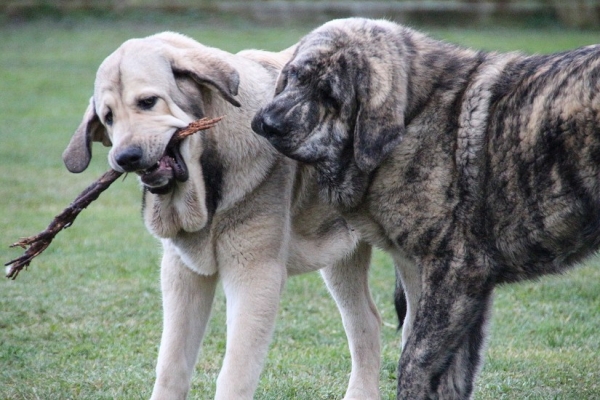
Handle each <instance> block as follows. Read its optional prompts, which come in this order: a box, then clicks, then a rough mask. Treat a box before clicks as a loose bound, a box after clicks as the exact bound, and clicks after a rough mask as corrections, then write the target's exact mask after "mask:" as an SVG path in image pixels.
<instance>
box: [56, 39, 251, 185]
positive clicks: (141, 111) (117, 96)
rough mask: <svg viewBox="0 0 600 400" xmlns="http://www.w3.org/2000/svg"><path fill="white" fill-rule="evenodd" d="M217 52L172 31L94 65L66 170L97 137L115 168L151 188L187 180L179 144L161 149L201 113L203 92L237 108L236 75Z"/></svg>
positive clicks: (135, 42)
mask: <svg viewBox="0 0 600 400" xmlns="http://www.w3.org/2000/svg"><path fill="white" fill-rule="evenodd" d="M220 53H221V51H220V50H218V49H215V48H210V47H206V46H203V45H201V44H199V43H197V42H196V41H194V40H192V39H190V38H188V37H186V36H183V35H180V34H176V33H172V32H164V33H160V34H157V35H154V36H150V37H147V38H143V39H132V40H129V41H127V42H125V43H123V45H121V46H120V47H119V48H118V49H117V50H116V51H115V52H114V53H112V54H111V55H109V56H108V57H107V58H106V59H105V60H104V62H103V63H102V64H101V65H100V67H99V69H98V72H97V74H96V81H95V85H94V95H93V96H92V98H91V99H90V104H89V106H88V108H87V110H86V112H85V114H84V117H83V121H82V122H81V124H80V126H79V127H78V128H77V130H76V132H75V134H74V135H73V137H72V138H71V141H70V143H69V145H68V147H67V149H66V150H65V151H64V153H63V161H64V163H65V165H66V167H67V169H68V170H69V171H71V172H81V171H83V170H85V169H86V168H87V166H88V164H89V162H90V159H91V156H92V151H91V144H92V142H93V141H99V142H102V143H104V145H106V146H111V145H112V148H111V150H110V152H109V155H108V159H109V164H110V166H111V167H112V168H113V169H115V170H117V171H120V172H136V173H138V174H139V175H140V177H141V180H142V183H143V184H144V185H146V186H147V187H148V188H149V189H150V190H152V189H155V190H156V192H157V193H160V192H161V191H164V190H168V188H169V187H170V186H171V184H172V182H173V181H174V180H177V181H185V180H186V179H187V175H188V171H187V166H186V165H185V162H184V161H183V157H182V156H181V153H180V151H179V149H178V148H169V149H167V144H168V143H169V140H170V138H171V136H172V135H173V133H174V132H175V130H176V129H178V128H182V127H185V126H186V125H188V123H190V122H191V121H193V120H195V119H198V118H201V117H203V116H204V115H203V114H204V112H203V110H204V104H203V98H205V97H206V96H203V93H206V91H207V90H217V91H218V92H219V93H220V95H221V96H222V97H223V98H224V99H225V100H227V101H228V102H229V103H231V104H232V105H234V106H236V107H239V106H240V104H239V102H238V101H237V100H236V99H235V98H234V97H235V96H236V95H237V92H238V85H239V76H238V73H237V71H236V70H235V69H234V68H233V67H232V66H231V65H229V64H228V63H227V62H224V61H223V60H222V58H221V57H220Z"/></svg>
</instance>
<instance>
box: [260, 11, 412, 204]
mask: <svg viewBox="0 0 600 400" xmlns="http://www.w3.org/2000/svg"><path fill="white" fill-rule="evenodd" d="M397 29H398V27H397V26H396V25H393V24H391V23H389V22H386V21H369V20H364V19H358V18H351V19H344V20H335V21H331V22H329V23H327V24H325V25H323V26H321V27H320V28H318V29H316V30H315V31H313V32H312V33H310V34H308V35H307V36H306V37H304V38H303V39H302V40H301V42H300V43H299V45H298V48H297V50H296V52H295V54H294V57H293V58H292V60H290V62H288V64H287V65H286V66H285V67H284V69H283V70H282V72H281V74H280V76H279V80H278V83H277V87H276V91H275V98H274V99H273V101H272V102H271V103H270V104H268V105H266V106H265V107H263V108H262V109H261V110H260V111H259V112H258V113H257V115H256V116H255V118H254V120H253V122H252V128H253V129H254V131H255V132H257V133H258V134H260V135H262V136H264V137H266V138H267V139H268V140H269V141H270V142H271V144H273V146H274V147H275V148H277V149H278V150H279V151H280V152H282V153H284V154H285V155H287V156H289V157H291V158H293V159H296V160H298V161H302V162H305V163H310V164H314V165H315V166H316V168H317V170H318V171H319V178H320V183H321V185H322V187H323V189H324V190H325V192H326V195H327V196H328V197H329V199H330V200H331V201H333V202H335V203H340V204H342V205H345V206H352V205H353V204H355V203H356V202H357V201H358V200H359V199H360V197H361V195H362V194H363V193H364V191H365V188H366V185H367V182H368V176H369V174H370V173H371V172H372V171H373V170H374V169H375V168H376V167H377V166H378V165H379V164H380V163H381V162H382V160H383V159H384V158H385V157H386V155H387V154H389V152H390V151H391V150H392V149H393V148H394V147H395V146H396V145H397V144H398V143H399V142H400V140H401V138H402V133H403V130H404V110H405V105H406V96H407V92H406V85H407V76H406V75H407V69H408V67H407V65H406V64H407V62H406V58H405V57H404V53H405V49H404V46H403V43H402V41H401V40H399V36H400V35H398V33H397Z"/></svg>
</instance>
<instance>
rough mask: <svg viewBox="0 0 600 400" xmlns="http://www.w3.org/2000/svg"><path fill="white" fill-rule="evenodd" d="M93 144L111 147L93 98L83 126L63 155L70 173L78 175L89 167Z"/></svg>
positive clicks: (82, 122) (84, 117) (81, 125)
mask: <svg viewBox="0 0 600 400" xmlns="http://www.w3.org/2000/svg"><path fill="white" fill-rule="evenodd" d="M92 142H102V144H104V145H105V146H110V145H111V142H110V139H109V138H108V134H107V132H106V128H104V125H102V123H101V122H100V119H99V118H98V115H97V114H96V110H95V108H94V98H93V97H92V98H91V99H90V104H89V105H88V107H87V109H86V110H85V113H84V114H83V120H82V121H81V124H79V127H78V128H77V130H76V131H75V133H74V134H73V137H71V141H70V142H69V145H68V146H67V148H66V149H65V151H64V152H63V154H62V159H63V162H64V163H65V166H66V167H67V169H68V170H69V171H71V172H75V173H78V172H82V171H84V170H85V169H86V168H87V167H88V165H89V164H90V160H91V159H92Z"/></svg>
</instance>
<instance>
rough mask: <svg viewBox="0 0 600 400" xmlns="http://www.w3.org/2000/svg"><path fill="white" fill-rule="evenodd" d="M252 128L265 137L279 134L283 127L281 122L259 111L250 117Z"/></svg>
mask: <svg viewBox="0 0 600 400" xmlns="http://www.w3.org/2000/svg"><path fill="white" fill-rule="evenodd" d="M252 130H253V131H254V132H256V133H258V134H259V135H261V136H264V137H266V138H269V137H273V136H281V135H282V134H283V131H284V129H283V128H282V126H281V124H279V123H277V122H276V121H275V120H273V119H272V118H270V117H269V115H268V114H264V113H259V114H257V115H255V116H254V118H253V119H252Z"/></svg>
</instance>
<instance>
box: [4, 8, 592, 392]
mask: <svg viewBox="0 0 600 400" xmlns="http://www.w3.org/2000/svg"><path fill="white" fill-rule="evenodd" d="M346 16H364V17H382V18H388V19H390V20H393V21H396V22H400V23H405V24H408V25H411V26H415V27H418V28H419V29H421V30H422V31H423V32H426V33H427V34H429V35H431V36H433V37H436V38H438V39H443V40H447V41H451V42H454V43H458V44H461V45H464V46H469V47H472V48H476V49H484V50H497V51H512V50H519V51H523V52H528V53H549V52H555V51H563V50H567V49H573V48H575V47H579V46H584V45H589V44H594V43H600V0H524V1H509V0H497V1H493V0H487V1H476V0H464V1H443V0H442V1H333V2H329V1H318V0H313V1H310V0H307V1H217V0H170V1H159V0H0V261H2V262H3V263H5V262H7V261H9V260H11V259H13V258H16V257H18V256H19V255H20V254H21V249H14V248H9V247H8V245H9V244H10V243H14V242H15V241H16V240H17V239H18V238H20V237H23V236H29V235H34V234H36V233H38V232H40V231H41V230H43V229H44V228H45V227H46V226H47V224H48V223H49V222H50V221H51V219H52V218H53V217H54V216H55V215H57V214H58V213H60V212H61V211H62V210H63V209H64V208H65V207H66V206H67V205H68V204H69V203H70V202H71V201H73V199H74V198H75V197H76V196H77V195H78V194H79V193H80V192H81V191H82V190H83V189H84V188H85V187H87V186H88V185H89V184H90V183H91V182H93V181H94V180H95V179H96V178H97V177H99V176H100V175H101V174H102V173H103V172H104V171H106V170H107V168H108V163H107V157H106V155H107V149H106V148H104V147H102V146H101V145H99V144H96V145H94V148H93V154H94V157H93V159H92V162H91V164H90V166H89V168H88V169H87V170H86V171H85V172H83V173H81V174H70V173H68V172H67V171H66V169H65V168H64V165H63V163H62V160H61V153H62V151H63V150H64V148H65V146H66V145H67V143H68V141H69V139H70V137H71V135H72V133H73V132H74V131H75V129H76V128H77V126H78V124H79V122H80V121H81V118H82V115H83V112H84V110H85V109H86V107H87V104H88V101H89V98H90V96H91V95H92V91H93V83H94V78H95V74H96V70H97V68H98V66H99V65H100V63H101V62H102V60H103V59H104V58H105V57H106V56H108V55H109V54H110V53H112V52H113V51H114V50H115V49H116V48H117V47H119V46H120V45H121V44H122V43H123V42H124V41H125V40H128V39H130V38H133V37H143V36H147V35H151V34H154V33H157V32H160V31H164V30H171V31H178V32H181V33H184V34H186V35H189V36H190V37H192V38H194V39H195V40H197V41H199V42H201V43H203V44H205V45H209V46H214V47H218V48H220V49H223V50H226V51H230V52H237V51H239V50H242V49H245V48H262V49H265V50H281V49H284V48H286V47H287V46H290V45H291V44H293V43H296V42H297V41H298V40H299V39H300V38H301V37H302V36H303V35H304V34H306V33H307V32H309V31H310V30H311V29H313V28H315V27H317V26H318V25H320V24H321V23H323V22H325V21H327V20H329V19H333V18H338V17H346ZM140 192H141V190H140V187H139V184H138V182H137V178H136V177H134V176H129V177H127V178H126V179H124V180H120V181H118V182H115V183H114V184H113V185H112V186H111V187H110V189H109V190H107V191H106V192H104V193H103V194H102V196H101V197H100V198H99V199H98V200H97V201H95V202H94V203H93V204H92V205H90V207H88V209H86V210H85V211H84V212H82V213H81V215H80V216H79V217H78V219H77V221H76V222H75V224H74V225H73V226H72V227H71V228H69V229H67V230H65V231H64V232H62V233H61V234H59V235H58V236H57V238H56V239H55V240H54V241H53V243H52V245H51V246H50V247H49V248H48V250H46V252H44V253H43V254H42V255H41V256H40V257H38V258H36V259H35V260H34V261H33V263H32V264H31V266H30V267H29V268H28V270H27V271H23V272H21V274H20V275H19V277H18V279H16V280H15V281H11V280H8V279H4V278H2V277H0V399H2V400H13V399H14V400H22V399H27V400H29V399H50V400H53V399H78V400H79V399H93V400H96V399H145V398H148V397H149V396H150V393H151V390H152V385H153V382H154V367H155V362H156V356H157V350H158V344H159V340H160V334H161V327H162V323H161V320H162V310H161V294H160V288H159V264H160V257H161V247H160V243H159V242H158V241H157V240H156V239H155V238H153V237H152V236H151V235H150V234H149V233H148V232H147V231H146V229H145V227H144V225H143V223H142V219H141V216H140V198H141V193H140ZM370 287H371V291H372V294H373V298H374V301H375V303H376V304H377V307H378V308H379V311H380V313H381V316H382V319H383V322H384V324H383V326H382V364H381V374H380V388H381V398H382V399H395V398H396V397H395V392H396V369H397V363H398V357H399V354H400V341H401V339H400V335H399V333H398V332H397V329H396V327H397V323H398V321H397V319H396V316H395V312H394V310H393V306H392V298H393V290H394V267H393V265H392V263H391V262H390V259H389V257H388V256H387V255H386V254H384V253H382V252H380V251H376V252H375V255H374V258H373V263H372V269H371V275H370ZM225 309H226V307H225V299H224V295H223V293H222V291H221V290H219V291H218V293H217V299H216V301H215V305H214V309H213V316H212V320H211V325H210V327H209V329H208V332H207V335H206V338H205V341H204V344H203V347H202V353H201V355H200V359H199V361H198V363H197V365H196V372H195V374H194V376H193V379H192V384H191V392H190V396H189V397H190V399H203V400H204V399H211V398H213V396H214V386H215V380H216V378H217V375H218V373H219V370H220V367H221V363H222V359H223V353H224V349H225V338H226V322H225V321H226V318H225ZM599 327H600V258H593V259H591V260H589V261H588V262H586V264H585V265H584V266H582V267H580V268H576V269H574V270H572V271H570V272H569V273H566V274H564V275H562V276H559V277H546V278H544V279H541V280H540V281H536V282H528V283H524V284H519V285H508V286H504V287H501V288H499V289H498V290H497V291H496V296H495V303H494V319H493V323H492V326H491V327H490V331H491V339H490V344H489V350H488V352H487V354H486V359H485V366H484V369H483V371H482V374H481V378H480V379H479V381H478V382H477V389H476V393H475V398H476V399H478V400H482V399H483V400H498V399H509V400H513V399H544V400H545V399H552V400H555V399H561V400H563V399H573V400H582V399H600V370H599V368H598V365H599V360H600V329H598V328H599ZM349 371H350V357H349V354H348V347H347V343H346V338H345V335H344V330H343V327H342V323H341V320H340V316H339V313H338V312H337V309H336V306H335V303H334V302H333V300H332V299H331V298H330V296H329V295H328V292H327V289H326V287H325V285H324V284H323V282H322V281H321V279H320V276H319V274H318V273H312V274H306V275H301V276H297V277H292V278H291V279H289V281H288V282H287V284H286V289H285V293H284V295H283V298H282V301H281V305H280V313H279V316H278V320H277V327H276V332H275V335H274V338H273V342H272V345H271V348H270V351H269V354H268V359H267V361H266V364H265V368H264V371H263V374H262V375H261V381H260V384H259V388H258V390H257V392H256V396H255V398H256V399H260V400H286V399H293V400H315V399H340V398H342V396H343V393H344V390H345V387H346V385H347V381H348V375H349Z"/></svg>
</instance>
